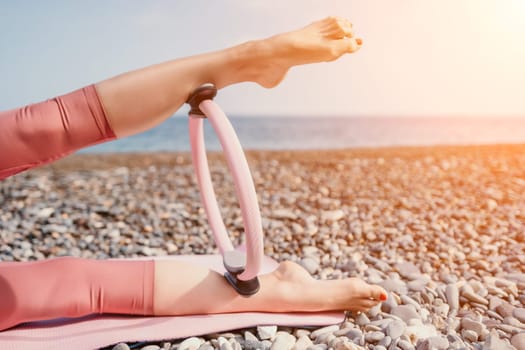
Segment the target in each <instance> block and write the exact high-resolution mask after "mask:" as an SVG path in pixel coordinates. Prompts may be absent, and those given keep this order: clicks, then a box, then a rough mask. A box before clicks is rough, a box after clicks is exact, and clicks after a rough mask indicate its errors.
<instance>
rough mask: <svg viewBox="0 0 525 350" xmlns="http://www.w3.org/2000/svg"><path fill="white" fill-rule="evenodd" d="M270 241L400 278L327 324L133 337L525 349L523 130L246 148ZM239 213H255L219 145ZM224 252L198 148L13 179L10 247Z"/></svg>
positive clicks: (235, 344)
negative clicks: (503, 139)
mask: <svg viewBox="0 0 525 350" xmlns="http://www.w3.org/2000/svg"><path fill="white" fill-rule="evenodd" d="M247 158H248V163H249V165H250V168H251V171H252V175H253V178H254V181H255V186H256V191H257V194H258V198H259V206H260V208H261V215H262V218H263V230H264V233H265V252H266V254H267V255H268V256H271V257H272V258H274V259H276V260H278V261H283V260H292V261H296V262H298V263H299V264H301V265H302V266H303V267H304V268H305V269H306V270H308V271H309V272H310V273H311V274H312V275H313V276H315V277H316V278H320V279H339V278H345V277H360V278H362V279H364V280H366V281H367V282H369V283H374V284H379V285H381V286H383V287H384V288H385V289H386V290H388V291H389V296H388V300H387V301H385V302H383V303H382V304H380V305H378V306H376V307H374V308H373V309H371V310H370V311H369V312H368V313H362V314H359V315H358V314H349V315H348V318H347V319H346V321H345V322H343V323H342V324H337V325H332V326H328V327H323V328H319V329H310V328H289V327H276V326H263V327H257V328H250V329H242V330H230V331H228V332H225V333H221V334H203V335H199V336H196V337H192V338H188V339H169V340H164V341H159V342H152V343H144V344H136V343H127V342H126V339H122V343H119V344H114V345H112V346H110V347H108V348H107V349H113V350H127V349H130V348H134V349H143V350H155V349H166V350H190V349H193V350H213V349H220V350H238V349H271V350H280V349H296V350H328V349H334V350H357V349H359V350H362V349H368V350H387V349H388V350H394V349H400V350H411V349H417V350H431V349H438V350H441V349H442V350H445V349H479V350H507V349H509V350H511V349H518V350H525V145H487V146H461V147H460V146H457V147H456V146H436V147H406V148H403V147H400V148H375V149H349V150H323V151H248V152H247ZM209 160H210V169H211V172H212V179H213V181H214V184H215V190H216V194H217V197H218V199H219V202H220V205H221V210H222V214H223V218H224V222H225V225H226V227H227V228H228V230H229V232H230V237H231V238H232V241H234V242H235V243H236V244H239V243H241V241H242V239H243V223H242V218H241V215H240V209H239V207H238V203H237V200H236V197H235V190H234V188H233V183H232V181H231V178H230V174H229V171H228V169H227V167H226V163H225V161H224V159H223V158H222V154H221V153H211V154H210V156H209ZM214 253H217V250H216V247H215V245H214V242H213V239H212V238H211V236H210V232H209V226H208V223H207V219H206V216H205V213H204V211H203V209H202V206H201V202H200V197H199V193H198V188H197V185H196V182H195V177H194V172H193V167H192V164H191V157H190V154H189V153H186V152H182V153H136V154H103V155H100V154H81V155H73V156H70V157H67V158H65V159H63V160H61V161H59V162H56V163H54V164H52V165H48V166H45V167H42V168H38V169H34V170H31V171H28V172H25V173H21V174H18V175H16V176H13V177H11V178H8V179H6V180H4V181H2V182H0V260H2V261H28V260H41V259H46V258H50V257H56V256H65V255H68V256H77V257H85V258H97V259H103V258H116V257H122V258H123V257H128V258H131V257H144V256H165V255H176V254H214Z"/></svg>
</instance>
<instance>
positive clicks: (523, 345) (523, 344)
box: [510, 332, 525, 350]
mask: <svg viewBox="0 0 525 350" xmlns="http://www.w3.org/2000/svg"><path fill="white" fill-rule="evenodd" d="M510 343H511V344H512V345H513V346H514V347H515V348H516V349H517V350H525V332H523V333H518V334H514V335H513V336H512V338H511V339H510Z"/></svg>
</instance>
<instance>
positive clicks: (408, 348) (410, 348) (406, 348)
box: [397, 340, 415, 350]
mask: <svg viewBox="0 0 525 350" xmlns="http://www.w3.org/2000/svg"><path fill="white" fill-rule="evenodd" d="M397 346H398V347H399V348H400V349H402V350H414V349H415V347H414V345H412V344H411V343H410V342H408V341H406V340H400V341H398V342H397Z"/></svg>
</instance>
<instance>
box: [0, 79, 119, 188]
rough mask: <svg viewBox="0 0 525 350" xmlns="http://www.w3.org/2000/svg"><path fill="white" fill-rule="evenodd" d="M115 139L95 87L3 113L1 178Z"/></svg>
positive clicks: (0, 122)
mask: <svg viewBox="0 0 525 350" xmlns="http://www.w3.org/2000/svg"><path fill="white" fill-rule="evenodd" d="M114 138H115V133H114V132H113V130H112V129H111V126H110V125H109V123H108V121H107V119H106V116H105V113H104V108H103V106H102V104H101V102H100V100H99V97H98V95H97V91H96V89H95V86H94V85H90V86H87V87H85V88H83V89H80V90H76V91H73V92H71V93H69V94H66V95H63V96H59V97H56V98H53V99H50V100H47V101H44V102H40V103H36V104H32V105H28V106H25V107H22V108H18V109H14V110H10V111H5V112H0V179H3V178H6V177H8V176H10V175H14V174H16V173H19V172H21V171H24V170H27V169H30V168H33V167H36V166H39V165H43V164H46V163H49V162H52V161H54V160H56V159H58V158H61V157H63V156H65V155H67V154H70V153H71V152H74V151H76V150H78V149H80V148H83V147H86V146H90V145H93V144H97V143H100V142H103V141H107V140H111V139H114Z"/></svg>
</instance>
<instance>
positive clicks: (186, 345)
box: [178, 337, 204, 350]
mask: <svg viewBox="0 0 525 350" xmlns="http://www.w3.org/2000/svg"><path fill="white" fill-rule="evenodd" d="M202 343H204V340H203V339H201V338H197V337H191V338H188V339H184V341H183V342H182V343H180V344H179V347H178V350H190V349H198V348H199V346H201V345H202Z"/></svg>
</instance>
